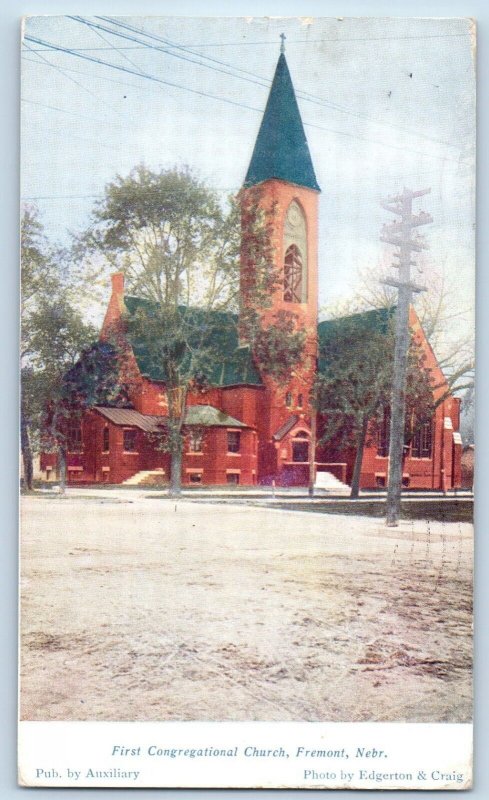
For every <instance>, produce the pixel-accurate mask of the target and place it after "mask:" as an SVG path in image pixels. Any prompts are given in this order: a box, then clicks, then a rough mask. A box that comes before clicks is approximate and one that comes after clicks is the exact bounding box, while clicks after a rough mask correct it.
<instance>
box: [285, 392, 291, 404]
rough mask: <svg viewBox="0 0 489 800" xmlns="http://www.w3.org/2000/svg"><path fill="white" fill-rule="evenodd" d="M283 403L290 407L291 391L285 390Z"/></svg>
mask: <svg viewBox="0 0 489 800" xmlns="http://www.w3.org/2000/svg"><path fill="white" fill-rule="evenodd" d="M285 405H286V406H287V408H290V407H291V405H292V392H287V393H286V395H285Z"/></svg>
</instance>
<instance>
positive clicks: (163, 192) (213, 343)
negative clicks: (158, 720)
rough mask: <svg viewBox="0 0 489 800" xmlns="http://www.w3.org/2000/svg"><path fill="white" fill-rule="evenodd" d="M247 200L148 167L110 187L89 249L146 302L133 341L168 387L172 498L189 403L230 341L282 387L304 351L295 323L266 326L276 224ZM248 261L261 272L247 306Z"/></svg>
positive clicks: (181, 173) (131, 330) (286, 319)
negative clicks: (244, 267)
mask: <svg viewBox="0 0 489 800" xmlns="http://www.w3.org/2000/svg"><path fill="white" fill-rule="evenodd" d="M246 197H247V199H246V202H241V198H234V199H232V198H231V199H230V200H229V201H228V204H227V205H226V206H223V205H222V204H221V203H220V202H219V200H218V197H217V195H216V194H215V192H213V191H212V190H210V189H209V188H208V187H206V186H205V185H204V184H202V183H201V182H200V181H199V180H197V178H195V177H194V176H193V175H192V174H191V173H190V172H189V171H188V170H186V169H183V170H178V169H173V170H167V171H160V172H152V171H150V170H149V169H147V168H146V167H144V166H138V167H136V168H135V169H133V170H132V171H131V172H130V174H129V175H128V176H126V177H121V176H118V177H117V178H116V179H115V180H114V181H113V182H112V183H110V184H109V185H108V186H107V187H106V192H105V198H104V199H103V200H102V201H101V202H100V203H99V204H98V206H97V207H96V209H95V212H94V216H93V221H92V225H91V228H90V231H89V232H88V233H87V234H86V235H85V237H84V238H83V240H82V242H81V245H82V246H83V248H84V250H85V254H86V256H87V257H88V258H90V257H92V256H93V255H95V254H96V255H98V256H100V255H102V256H103V257H104V258H105V261H106V263H107V264H108V265H109V266H110V267H111V269H114V268H115V269H118V270H122V271H123V272H124V274H125V277H126V282H127V286H128V289H129V292H130V293H131V294H133V295H136V296H137V297H138V298H140V300H142V301H143V302H140V303H139V306H138V308H137V310H136V312H135V313H134V314H131V315H129V316H128V317H127V319H126V326H127V334H128V338H129V340H130V341H131V343H132V344H133V346H134V347H136V348H144V351H145V358H146V359H147V361H148V363H150V364H154V365H155V366H157V367H158V371H159V372H160V374H162V376H163V379H164V383H165V388H166V400H167V418H166V421H165V430H164V431H163V432H162V434H161V437H160V447H161V448H162V449H166V450H167V451H168V452H169V453H170V457H171V483H170V492H171V493H172V494H178V493H179V492H180V489H181V460H182V448H183V438H184V434H185V409H186V405H187V398H188V394H189V392H191V391H194V390H198V389H203V388H205V387H206V386H208V385H209V382H210V380H211V373H212V371H213V369H214V367H215V364H216V363H218V362H219V360H220V356H221V350H222V337H223V336H224V337H226V336H230V335H231V334H232V333H233V334H234V335H236V328H238V329H239V337H240V340H241V341H242V342H246V343H247V346H248V347H249V348H250V351H251V352H252V353H253V358H254V359H255V362H257V364H258V365H259V366H260V368H261V369H262V370H264V371H268V372H269V374H270V375H272V377H274V378H275V379H276V380H283V379H284V377H285V375H287V374H289V373H290V369H291V368H292V367H293V365H294V364H295V363H297V362H298V360H299V358H300V354H301V351H302V345H303V341H304V335H303V333H302V332H301V331H297V330H296V329H295V324H294V319H293V316H292V315H291V314H286V313H282V314H280V315H277V316H276V317H275V318H274V319H273V321H272V323H271V324H268V325H264V324H263V321H262V316H261V313H260V309H262V308H265V307H266V306H267V305H269V304H270V298H271V295H272V293H273V289H274V287H275V286H276V285H277V281H278V276H277V273H276V270H275V268H274V266H273V259H272V254H273V247H272V242H271V222H270V215H269V216H268V217H267V215H266V214H265V212H264V211H263V209H262V207H261V205H260V192H259V190H257V191H256V192H254V193H253V192H250V191H248V193H247V195H246ZM242 226H244V227H245V233H246V235H245V236H243V237H242V233H243V230H242ZM243 250H244V252H243ZM240 254H241V256H242V257H243V258H244V260H245V262H246V264H248V265H252V279H249V278H250V275H251V272H250V271H249V272H248V273H247V275H248V280H246V285H245V287H244V292H243V294H244V298H245V299H244V301H243V302H241V307H240V290H241V289H243V286H240ZM273 323H275V325H274V324H273ZM278 352H280V363H279V362H278V360H277V358H276V356H277V353H278Z"/></svg>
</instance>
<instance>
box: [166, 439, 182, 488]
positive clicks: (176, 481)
mask: <svg viewBox="0 0 489 800" xmlns="http://www.w3.org/2000/svg"><path fill="white" fill-rule="evenodd" d="M181 493H182V447H181V445H180V446H179V447H178V448H174V450H173V451H172V453H171V465H170V488H169V494H170V497H178V496H179V495H181Z"/></svg>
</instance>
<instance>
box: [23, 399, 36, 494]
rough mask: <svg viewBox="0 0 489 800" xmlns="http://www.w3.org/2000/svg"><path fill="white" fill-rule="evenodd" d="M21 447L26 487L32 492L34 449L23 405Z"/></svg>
mask: <svg viewBox="0 0 489 800" xmlns="http://www.w3.org/2000/svg"><path fill="white" fill-rule="evenodd" d="M20 449H21V451H22V463H23V465H24V484H25V488H26V489H27V490H28V491H29V492H31V491H32V478H33V473H34V470H33V464H32V450H31V442H30V438H29V424H28V422H27V417H26V415H25V412H24V410H23V408H22V406H21V409H20Z"/></svg>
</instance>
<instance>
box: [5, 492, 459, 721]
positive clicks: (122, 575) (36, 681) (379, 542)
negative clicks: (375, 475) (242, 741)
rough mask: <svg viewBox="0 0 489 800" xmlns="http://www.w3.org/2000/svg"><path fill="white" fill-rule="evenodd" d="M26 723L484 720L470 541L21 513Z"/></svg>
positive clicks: (269, 520)
mask: <svg viewBox="0 0 489 800" xmlns="http://www.w3.org/2000/svg"><path fill="white" fill-rule="evenodd" d="M21 515H22V544H21V548H22V554H21V555H22V561H21V567H22V569H21V573H22V575H21V603H22V622H21V641H22V647H21V718H22V719H28V720H295V721H300V720H308V721H309V720H310V721H318V720H328V721H345V722H346V721H357V720H358V721H360V720H361V721H367V720H368V721H387V720H395V721H403V720H405V721H410V722H411V721H417V722H428V721H431V722H439V721H452V722H466V721H469V720H470V719H471V655H472V650H471V626H472V616H471V614H472V527H471V525H470V524H468V523H445V524H443V523H441V522H433V523H428V522H421V521H405V522H403V523H401V526H400V527H399V528H397V529H392V528H390V529H387V528H385V527H384V525H383V523H382V521H381V520H376V519H370V518H365V517H353V516H340V515H327V514H309V513H305V512H292V511H284V510H278V509H277V510H276V509H266V508H256V507H255V508H253V507H247V506H243V505H239V506H233V505H227V504H226V505H219V504H218V503H215V504H212V503H206V504H201V503H199V502H198V501H197V502H196V501H189V500H180V501H179V502H178V504H175V502H174V501H171V500H169V499H161V498H158V497H151V498H147V497H144V496H143V495H141V496H139V497H136V496H135V495H131V497H130V498H128V499H124V498H123V497H122V496H119V497H113V498H110V499H106V500H102V499H100V497H99V498H97V497H95V496H94V497H91V498H90V497H87V498H85V499H83V498H82V497H78V498H77V497H76V496H74V497H68V498H67V499H62V498H42V499H39V498H37V497H24V498H22V511H21Z"/></svg>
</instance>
